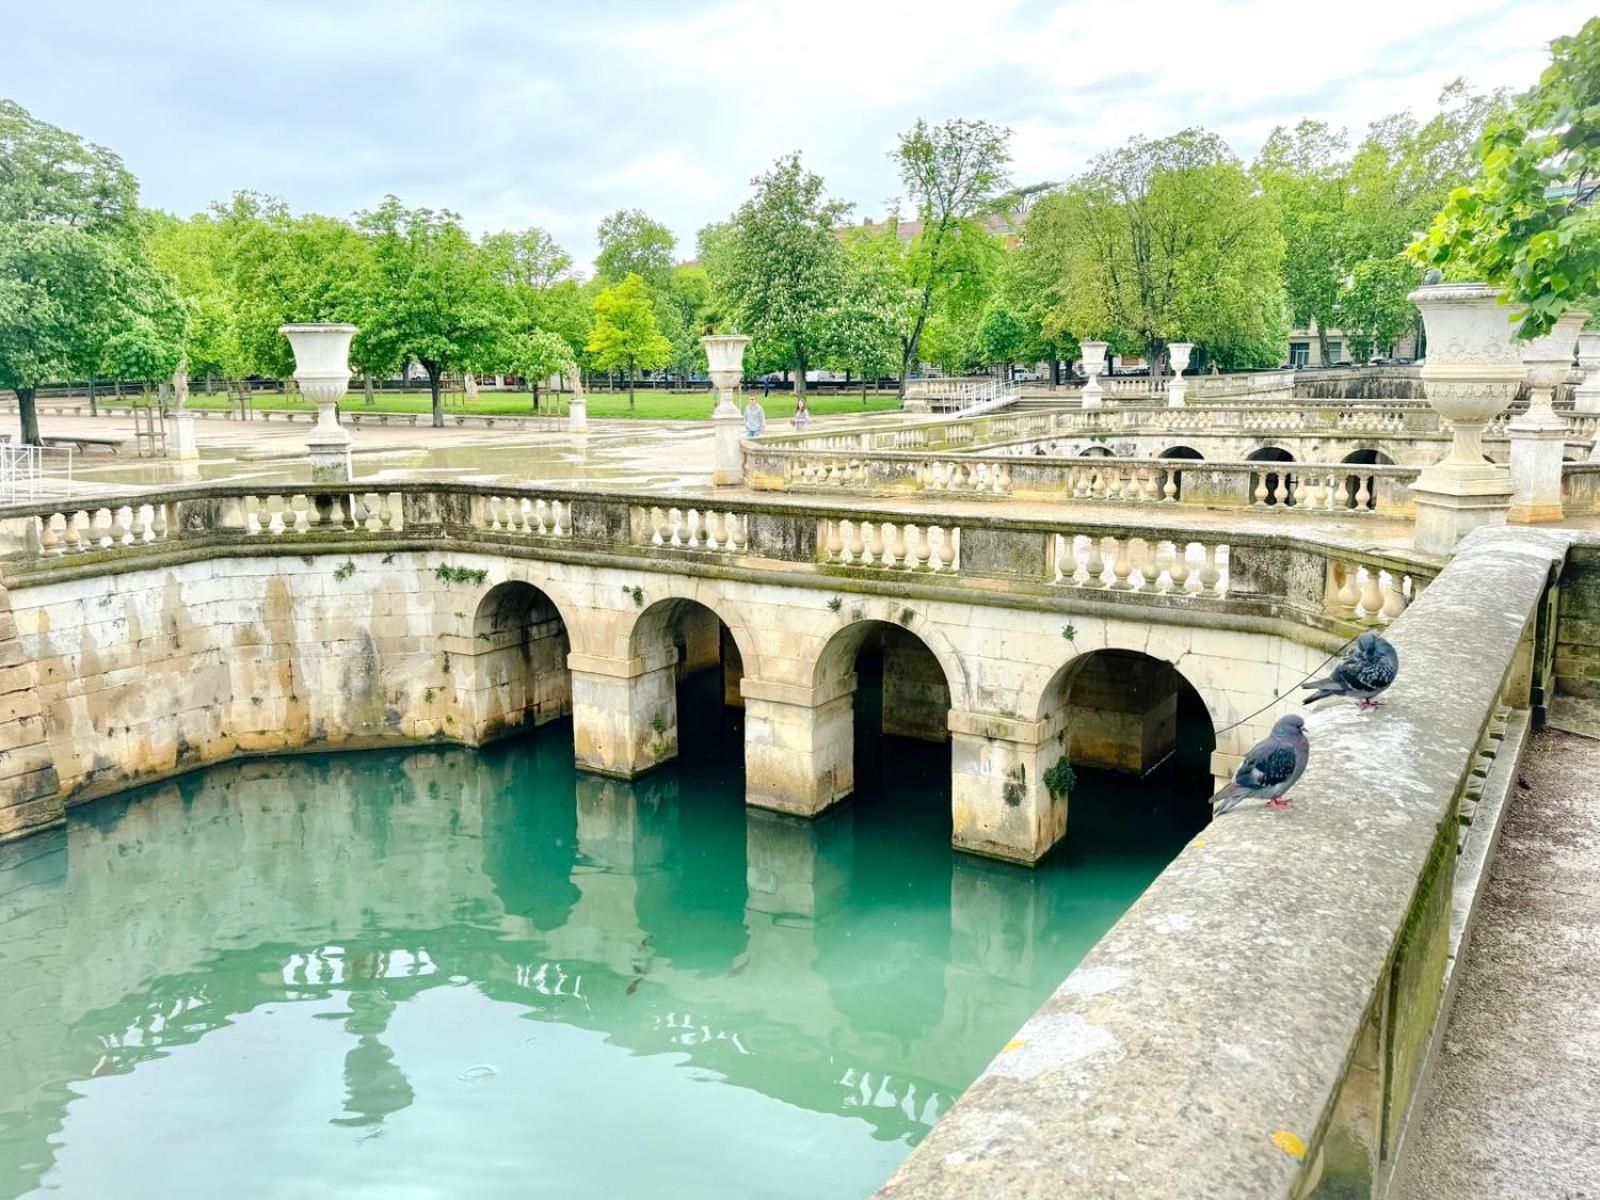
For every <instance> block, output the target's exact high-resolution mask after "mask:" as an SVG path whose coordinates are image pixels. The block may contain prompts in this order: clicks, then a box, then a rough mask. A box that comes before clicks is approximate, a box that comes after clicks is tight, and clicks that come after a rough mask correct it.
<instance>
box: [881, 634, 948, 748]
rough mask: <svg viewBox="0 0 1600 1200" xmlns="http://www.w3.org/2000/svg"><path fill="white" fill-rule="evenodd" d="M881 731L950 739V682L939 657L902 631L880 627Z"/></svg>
mask: <svg viewBox="0 0 1600 1200" xmlns="http://www.w3.org/2000/svg"><path fill="white" fill-rule="evenodd" d="M882 638H883V732H884V733H888V734H893V735H895V736H897V737H909V738H917V739H919V740H921V741H924V742H947V741H949V740H950V728H949V716H950V685H949V684H948V683H947V682H946V681H945V678H944V672H943V671H942V670H941V669H940V667H939V660H938V659H936V658H934V656H933V655H932V654H930V653H929V652H928V648H927V647H926V646H924V645H923V644H922V643H921V642H919V641H918V640H917V639H916V638H915V637H913V636H912V635H911V634H909V633H907V632H906V631H905V630H903V629H900V628H897V627H895V626H893V625H886V626H884V627H883V632H882Z"/></svg>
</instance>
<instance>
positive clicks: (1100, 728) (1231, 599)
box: [0, 483, 1438, 863]
mask: <svg viewBox="0 0 1600 1200" xmlns="http://www.w3.org/2000/svg"><path fill="white" fill-rule="evenodd" d="M10 512H11V514H12V515H10V516H9V517H8V518H7V519H6V520H5V522H4V528H5V529H6V531H7V532H8V535H9V537H10V539H11V542H12V550H13V557H11V558H10V559H8V560H7V563H6V575H5V586H6V588H7V590H8V604H9V609H10V612H9V616H8V617H7V618H6V620H5V622H4V629H3V632H4V633H5V635H6V636H5V641H6V644H7V646H8V651H7V652H8V654H9V656H10V658H9V661H10V662H11V663H12V666H11V668H10V675H11V678H12V681H13V683H14V685H15V686H14V688H13V700H12V710H11V714H10V720H9V724H8V733H7V745H8V748H9V749H10V754H9V755H8V775H7V777H6V787H7V789H8V792H9V798H8V802H7V803H6V805H5V806H4V808H3V809H0V813H3V814H4V815H3V817H0V822H3V824H0V828H4V830H5V831H6V833H7V834H11V835H14V834H17V833H21V832H26V831H28V830H30V829H34V828H39V827H42V826H47V825H49V824H51V823H54V822H56V821H59V820H60V818H61V813H62V808H63V806H64V805H65V804H70V803H73V802H75V801H78V800H81V799H87V798H89V797H92V796H96V795H101V794H105V793H107V792H111V791H115V790H118V789H120V788H124V787H127V786H129V785H131V784H135V783H138V782H141V781H145V780H150V779H155V778H159V777H161V776H163V775H166V774H169V773H172V772H175V771H181V770H186V769H189V768H192V767H195V766H199V765H202V764H205V763H210V762H216V761H219V760H222V759H225V758H228V757H231V756H233V755H239V754H263V753H272V752H277V751H284V750H295V749H306V748H316V747H335V746H348V747H354V746H365V745H379V744H389V743H405V742H420V741H429V740H442V741H450V742H458V743H462V744H466V745H477V744H480V743H482V742H484V741H486V740H489V739H491V738H494V737H496V736H499V735H501V734H503V733H505V732H507V731H510V730H515V729H517V728H520V727H522V726H525V725H529V724H537V723H540V722H543V721H546V720H550V719H554V718H556V717H558V716H562V715H565V714H568V713H570V715H571V718H572V722H573V736H574V744H575V755H576V760H577V763H578V765H579V766H580V768H582V769H584V770H587V771H591V772H595V773H598V774H602V775H611V776H616V777H622V778H632V777H635V776H638V775H641V774H643V773H645V772H648V771H650V770H652V769H654V768H655V767H658V766H660V765H661V764H663V763H665V762H668V761H670V760H671V759H673V758H674V757H675V756H676V754H677V723H678V722H677V707H676V706H677V699H676V682H677V679H678V677H679V675H680V674H681V673H683V672H684V671H688V670H694V669H696V668H699V667H702V666H709V665H713V664H715V663H717V662H718V661H721V662H722V663H723V664H724V666H725V668H726V676H727V678H728V680H729V684H728V699H729V700H730V702H732V703H736V704H741V705H743V707H744V709H745V717H746V720H745V730H746V734H745V736H746V746H745V762H746V786H747V789H748V801H749V803H750V804H752V805H754V806H757V807H761V808H768V809H774V810H778V811H782V812H788V813H796V814H801V815H806V816H811V815H815V814H817V813H820V812H822V811H823V810H825V809H826V808H828V807H829V806H830V805H832V804H833V803H835V802H837V801H838V800H840V799H842V798H844V797H845V796H848V795H849V794H850V793H851V791H852V788H853V778H854V776H853V770H854V767H853V759H852V755H853V745H854V739H853V729H854V696H855V692H856V689H857V672H856V666H857V662H858V659H859V658H860V656H861V654H862V653H863V650H864V649H865V648H870V650H871V652H872V653H873V654H874V656H875V657H876V658H880V659H881V661H882V672H883V680H884V682H883V693H884V695H883V706H884V716H883V721H884V726H885V728H886V729H888V730H889V731H891V732H896V733H902V734H908V735H911V736H914V737H921V738H926V739H929V740H936V741H946V740H948V742H949V743H950V745H951V758H952V780H951V790H952V804H953V821H954V839H955V843H956V845H957V846H959V847H960V848H962V849H966V850H970V851H973V852H976V853H979V854H987V855H992V856H995V857H1000V858H1005V859H1010V860H1013V861H1018V862H1025V863H1032V862H1035V861H1037V860H1038V859H1039V858H1040V857H1041V856H1042V855H1043V854H1045V853H1046V852H1047V851H1048V850H1049V849H1050V848H1051V847H1052V846H1053V845H1054V844H1055V843H1056V842H1057V841H1059V840H1060V838H1061V837H1062V835H1063V833H1064V831H1065V829H1066V825H1067V816H1068V797H1067V796H1066V795H1053V794H1051V792H1050V790H1049V788H1048V787H1047V785H1046V784H1045V782H1044V780H1045V777H1046V775H1047V774H1048V772H1049V770H1050V768H1051V766H1052V765H1053V764H1054V763H1055V762H1056V761H1057V760H1059V759H1060V758H1061V757H1063V756H1064V755H1065V756H1068V757H1069V758H1076V759H1077V760H1078V761H1079V762H1081V763H1091V764H1097V765H1103V766H1108V767H1113V768H1117V769H1124V770H1132V771H1143V770H1145V769H1148V768H1149V767H1151V766H1153V765H1154V764H1155V763H1157V762H1159V761H1160V760H1161V759H1162V758H1164V757H1165V756H1166V755H1167V754H1168V753H1170V752H1171V750H1172V749H1173V746H1174V741H1175V736H1176V734H1175V710H1176V706H1177V704H1178V702H1179V700H1180V698H1181V696H1182V695H1185V694H1193V695H1195V696H1197V697H1198V701H1199V702H1200V703H1201V704H1202V705H1203V708H1204V713H1205V715H1206V716H1207V718H1208V719H1209V722H1210V725H1211V727H1212V729H1213V730H1214V731H1215V738H1216V751H1215V756H1214V765H1213V770H1214V773H1215V774H1217V775H1219V776H1225V775H1227V774H1228V773H1229V772H1230V771H1231V769H1232V766H1233V764H1234V763H1235V762H1236V761H1237V758H1238V756H1239V755H1240V754H1241V753H1242V752H1243V750H1244V749H1245V748H1246V747H1248V746H1249V745H1250V744H1251V743H1252V742H1253V741H1254V740H1256V739H1257V738H1258V737H1259V736H1260V735H1261V734H1262V733H1263V732H1264V731H1265V729H1266V728H1267V727H1268V726H1269V725H1270V723H1271V721H1272V719H1273V713H1272V711H1271V710H1272V708H1273V706H1274V704H1275V701H1276V700H1277V699H1278V698H1279V697H1281V696H1283V695H1285V694H1287V693H1288V692H1290V691H1292V689H1293V687H1294V685H1295V684H1296V683H1297V682H1298V681H1299V680H1301V679H1303V678H1304V677H1306V675H1307V674H1308V673H1310V672H1311V671H1312V670H1313V669H1314V668H1316V667H1317V666H1318V664H1320V663H1321V662H1322V661H1323V660H1324V659H1325V658H1326V657H1327V655H1328V654H1329V653H1330V652H1331V651H1333V650H1334V649H1336V648H1337V647H1338V646H1339V645H1341V644H1342V643H1343V642H1345V641H1346V640H1347V639H1348V638H1349V637H1350V636H1351V635H1352V634H1353V632H1355V631H1356V630H1358V629H1360V628H1362V627H1365V626H1367V625H1374V624H1387V623H1388V622H1390V621H1392V620H1394V619H1395V618H1396V617H1397V616H1398V615H1399V614H1400V613H1402V612H1403V611H1405V609H1406V607H1407V606H1408V605H1409V604H1410V603H1411V601H1412V600H1413V598H1415V597H1416V596H1417V595H1418V594H1419V593H1420V591H1421V590H1422V589H1423V588H1424V587H1425V586H1426V584H1427V582H1428V581H1429V580H1430V579H1431V578H1432V577H1433V575H1434V574H1435V573H1436V571H1437V569H1438V560H1436V559H1431V558H1428V557H1426V556H1418V555H1415V554H1411V553H1409V552H1406V551H1399V550H1397V551H1377V550H1374V549H1373V548H1372V547H1370V546H1366V545H1363V544H1362V543H1361V542H1359V541H1350V540H1341V539H1340V538H1338V537H1336V536H1331V535H1328V534H1326V533H1323V532H1320V531H1319V532H1318V533H1317V534H1316V535H1300V536H1286V535H1282V534H1260V533H1248V532H1246V533H1238V534H1227V535H1223V534H1219V533H1218V532H1216V531H1215V530H1210V529H1203V528H1185V527H1184V526H1182V525H1172V526H1170V527H1164V526H1150V525H1141V526H1139V527H1129V526H1125V525H1119V524H1116V523H1114V522H1098V521H1094V520H1090V519H1074V520H1073V521H1071V522H1063V521H1060V520H1041V519H1026V518H1022V517H1012V518H996V517H993V516H990V515H988V514H986V515H985V519H984V520H982V521H981V522H980V521H970V520H968V519H965V518H964V517H963V516H962V514H960V513H959V512H957V511H951V512H950V513H948V514H940V513H938V512H937V511H927V512H919V513H918V514H917V520H916V521H915V522H912V521H907V520H906V519H905V517H904V515H903V514H901V513H895V512H887V511H883V510H875V509H872V508H867V507H839V506H834V505H819V504H793V503H779V504H775V503H766V502H760V501H755V500H749V501H743V500H741V501H738V502H733V501H728V502H722V501H720V500H717V501H712V502H707V501H706V500H705V499H703V498H702V499H697V498H694V497H684V498H679V499H674V498H672V497H665V496H659V495H649V496H643V495H641V496H624V495H616V494H605V493H595V492H584V491H558V490H554V489H539V490H528V491H513V490H509V489H505V488H503V487H501V488H491V487H487V486H485V487H476V486H470V485H451V486H440V485H434V484H416V483H404V484H396V485H394V487H393V489H392V490H389V491H385V492H382V493H367V494H364V495H362V494H352V493H349V492H340V491H338V490H336V489H335V488H334V487H310V488H304V489H300V490H297V491H295V492H292V493H287V492H281V493H262V492H259V491H252V490H249V489H244V488H239V487H205V488H196V489H187V490H182V491H175V492H168V493H155V494H149V495H145V496H139V497H131V498H129V501H128V502H127V503H125V504H120V505H119V504H115V503H106V504H104V505H103V506H102V507H97V508H90V509H80V510H77V511H70V510H67V511H63V510H59V509H54V508H52V507H50V506H35V507H34V508H32V509H13V510H10Z"/></svg>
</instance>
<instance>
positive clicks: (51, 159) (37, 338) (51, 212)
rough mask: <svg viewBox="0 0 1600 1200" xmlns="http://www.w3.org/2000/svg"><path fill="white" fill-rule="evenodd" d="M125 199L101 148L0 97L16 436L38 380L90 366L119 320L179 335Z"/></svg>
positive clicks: (6, 329)
mask: <svg viewBox="0 0 1600 1200" xmlns="http://www.w3.org/2000/svg"><path fill="white" fill-rule="evenodd" d="M137 201H138V185H137V183H136V182H135V180H134V178H133V176H132V174H131V173H130V172H129V171H128V170H127V168H126V167H124V166H123V165H122V161H121V159H119V158H118V157H117V156H116V155H115V154H113V153H112V152H111V151H109V150H106V149H105V148H103V147H100V146H94V145H90V144H88V143H85V142H84V141H83V140H82V139H80V138H79V137H77V136H76V135H75V134H71V133H68V132H67V131H65V130H63V129H59V128H57V127H56V126H54V125H50V124H48V123H46V122H44V121H39V120H36V119H35V118H33V117H32V116H30V115H29V113H28V112H27V111H26V110H25V109H23V108H22V107H21V106H19V105H17V104H14V103H12V102H10V101H8V100H0V386H3V387H8V388H10V389H11V390H13V391H14V392H15V393H16V395H17V409H18V413H19V416H20V418H21V438H22V441H23V442H24V443H27V444H29V445H38V444H39V440H40V439H39V415H38V408H37V406H36V403H35V399H36V394H37V390H38V387H39V385H40V384H42V383H46V382H48V381H50V380H54V379H66V378H71V377H73V376H81V375H87V374H91V373H93V372H94V370H95V369H96V368H97V367H98V366H99V365H100V363H101V361H102V358H103V355H104V351H105V346H106V343H107V342H108V341H109V340H110V338H111V337H112V336H113V334H114V333H115V332H116V331H117V330H118V329H119V328H122V327H124V326H126V325H129V324H136V323H141V322H148V323H149V324H148V330H147V331H148V332H149V334H150V336H151V338H152V339H153V340H154V339H159V338H161V337H166V338H167V339H168V340H169V341H172V340H178V341H181V339H182V336H183V330H182V323H181V318H182V308H181V306H180V305H179V304H178V303H177V300H176V293H175V290H174V289H173V286H172V279H171V277H170V276H169V275H167V274H166V273H165V272H162V271H159V270H156V269H155V268H153V267H151V266H150V264H149V262H148V260H147V257H146V250H145V246H144V242H143V230H142V227H141V224H140V222H139V221H138V219H137V216H136V211H137V209H136V206H137Z"/></svg>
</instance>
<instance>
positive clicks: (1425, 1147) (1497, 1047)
mask: <svg viewBox="0 0 1600 1200" xmlns="http://www.w3.org/2000/svg"><path fill="white" fill-rule="evenodd" d="M1524 785H1525V786H1524ZM1508 803H1509V806H1510V807H1509V810H1508V812H1507V814H1506V818H1505V827H1504V831H1503V833H1502V835H1501V841H1500V848H1499V852H1498V853H1497V854H1496V856H1495V858H1494V861H1493V863H1492V864H1491V865H1490V868H1489V871H1490V874H1489V881H1488V885H1487V889H1486V892H1485V894H1484V897H1483V901H1482V909H1481V910H1480V913H1479V916H1478V921H1477V925H1476V928H1475V929H1474V931H1473V933H1472V940H1471V942H1470V944H1469V947H1468V950H1467V954H1466V957H1465V960H1464V962H1463V964H1462V967H1461V968H1460V969H1461V970H1462V971H1463V975H1462V978H1461V983H1460V990H1459V991H1458V992H1457V995H1456V1001H1455V1007H1454V1009H1453V1011H1452V1013H1451V1017H1450V1024H1449V1026H1448V1027H1447V1029H1446V1031H1445V1034H1444V1041H1443V1043H1442V1046H1441V1048H1440V1052H1439V1055H1438V1058H1437V1060H1436V1065H1435V1068H1434V1072H1433V1076H1432V1079H1431V1081H1430V1083H1429V1091H1428V1094H1427V1096H1426V1097H1425V1098H1424V1101H1423V1106H1422V1108H1421V1110H1420V1120H1419V1121H1418V1123H1417V1124H1416V1125H1415V1126H1414V1127H1413V1128H1412V1130H1411V1132H1410V1133H1409V1134H1408V1136H1407V1144H1406V1147H1405V1149H1404V1152H1403V1154H1402V1159H1401V1164H1400V1172H1399V1175H1398V1176H1397V1178H1396V1179H1395V1181H1394V1183H1393V1185H1392V1186H1391V1188H1390V1190H1389V1195H1390V1196H1391V1197H1393V1198H1395V1200H1578V1198H1580V1197H1582V1198H1584V1200H1594V1198H1596V1197H1600V740H1596V739H1595V738H1589V737H1581V736H1578V735H1576V734H1573V733H1567V732H1560V731H1556V730H1553V729H1552V730H1546V731H1545V732H1543V733H1540V734H1538V735H1536V737H1535V738H1534V740H1533V742H1532V744H1531V746H1530V748H1529V753H1528V755H1527V756H1526V758H1525V759H1524V764H1523V771H1522V778H1521V780H1520V781H1519V786H1518V787H1517V788H1516V789H1515V791H1514V793H1513V796H1512V798H1511V799H1510V800H1509V802H1508Z"/></svg>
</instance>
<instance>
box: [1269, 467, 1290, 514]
mask: <svg viewBox="0 0 1600 1200" xmlns="http://www.w3.org/2000/svg"><path fill="white" fill-rule="evenodd" d="M1272 498H1273V499H1274V500H1276V501H1277V502H1278V505H1279V507H1287V506H1288V503H1289V476H1288V475H1287V474H1283V475H1279V476H1278V486H1277V488H1276V490H1274V491H1273V493H1272Z"/></svg>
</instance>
